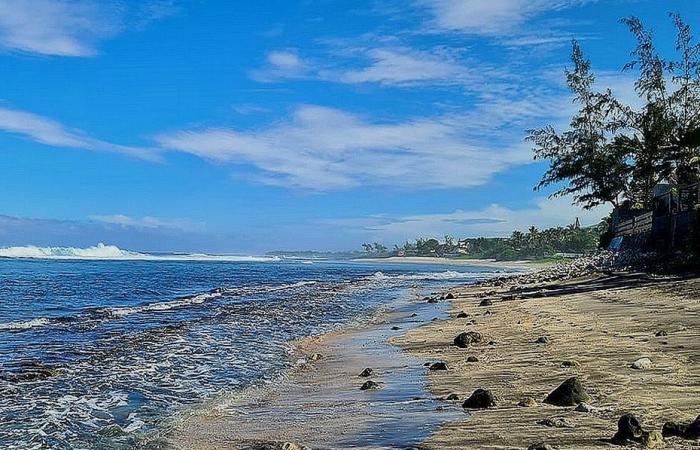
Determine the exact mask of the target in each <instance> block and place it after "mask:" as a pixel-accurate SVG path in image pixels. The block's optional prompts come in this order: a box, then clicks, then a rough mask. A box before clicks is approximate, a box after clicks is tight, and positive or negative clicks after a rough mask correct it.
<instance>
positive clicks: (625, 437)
mask: <svg viewBox="0 0 700 450" xmlns="http://www.w3.org/2000/svg"><path fill="white" fill-rule="evenodd" d="M643 432H644V430H642V426H641V425H640V423H639V421H638V420H637V418H636V417H634V416H633V415H632V414H625V415H624V416H622V417H620V419H619V420H618V421H617V433H615V435H614V436H613V438H612V441H613V442H614V443H616V444H624V443H626V442H627V441H633V442H640V441H641V440H642V433H643Z"/></svg>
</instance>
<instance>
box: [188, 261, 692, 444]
mask: <svg viewBox="0 0 700 450" xmlns="http://www.w3.org/2000/svg"><path fill="white" fill-rule="evenodd" d="M533 278H534V279H535V281H533ZM445 292H447V291H445ZM449 292H450V293H452V294H453V296H454V297H455V298H454V299H451V300H450V301H445V302H442V301H441V302H440V303H438V304H428V303H426V302H425V299H420V297H421V295H422V294H419V293H418V292H414V293H413V294H412V295H413V299H411V300H410V301H407V302H405V303H404V306H403V309H402V310H401V311H389V312H384V313H383V314H380V315H379V316H378V317H377V318H375V320H373V321H372V322H371V323H370V324H367V325H366V326H362V327H353V328H350V329H344V330H341V331H338V332H332V333H330V334H327V335H322V336H317V337H313V338H308V339H304V340H302V341H300V342H299V343H298V346H297V352H298V353H299V354H300V355H307V356H308V355H313V354H314V353H320V354H321V355H322V358H321V359H320V360H318V361H308V362H307V363H305V364H302V365H300V366H298V367H297V368H295V369H293V370H292V371H291V373H290V376H289V377H288V378H287V379H285V380H284V382H283V383H282V384H281V385H280V386H277V387H273V388H271V389H267V388H266V389H264V390H263V391H262V392H260V393H257V394H256V395H243V396H242V397H245V398H243V399H241V398H240V397H239V398H238V399H229V400H232V401H231V402H229V403H228V404H227V406H226V407H225V408H223V409H219V410H218V411H217V410H216V409H214V410H210V412H209V413H208V414H205V415H204V416H200V417H198V418H196V421H194V422H190V423H188V424H187V426H186V427H185V428H181V429H180V430H179V434H178V433H176V434H175V438H176V439H175V442H178V443H179V444H180V446H177V445H176V446H175V448H179V449H183V450H184V449H185V448H187V449H188V450H190V449H192V450H224V449H239V448H250V449H284V450H297V449H304V448H314V449H324V448H350V447H352V448H368V449H369V448H375V449H376V448H407V447H412V448H421V449H425V450H432V449H435V450H438V449H455V450H457V449H464V448H478V449H494V450H496V449H498V450H505V449H515V448H522V449H526V448H528V447H529V446H530V445H532V444H535V443H541V442H544V443H547V444H548V445H555V446H557V447H556V448H560V449H602V448H610V443H609V442H608V441H606V440H605V439H609V438H610V437H612V435H613V434H614V432H615V430H616V424H617V419H618V418H619V417H620V416H621V415H622V414H625V413H633V414H635V415H636V417H637V418H638V419H639V420H640V422H641V423H642V426H643V427H644V429H645V430H648V431H652V430H656V431H659V430H661V427H662V425H663V424H664V422H665V421H677V422H684V423H688V422H691V421H692V420H693V419H694V418H695V417H696V416H697V414H698V413H699V412H700V398H698V396H697V393H698V392H699V389H700V385H698V381H697V380H700V299H699V297H698V294H697V293H698V292H700V278H693V279H673V278H661V277H651V276H646V275H639V274H636V275H635V274H617V275H596V274H594V275H588V276H586V277H582V278H575V279H569V280H566V281H561V280H560V281H556V280H555V281H545V282H542V281H537V273H535V276H534V277H531V279H530V280H529V282H527V283H524V282H523V279H522V278H521V279H518V278H515V279H509V280H505V281H497V282H493V283H490V282H486V283H484V284H481V285H477V286H473V285H472V286H463V287H456V288H451V289H449ZM484 298H488V299H490V300H491V301H492V304H491V305H490V306H479V304H480V302H481V301H482V300H483V299H484ZM430 308H436V309H433V310H431V309H430ZM414 311H423V312H422V313H421V314H419V317H411V315H412V314H413V312H414ZM425 311H428V313H427V314H426V313H425ZM430 311H436V312H437V311H442V312H443V314H444V316H443V317H442V318H437V319H433V318H432V317H431V316H433V314H434V313H431V312H430ZM458 313H464V314H466V315H467V317H458ZM409 324H410V325H409ZM393 326H399V327H400V329H399V330H392V329H391V327H393ZM463 331H478V332H479V333H481V334H482V335H483V336H484V339H483V342H481V343H479V344H476V345H473V346H471V347H470V348H468V349H458V348H457V347H454V346H453V345H452V340H453V338H454V336H456V335H457V334H458V333H460V332H463ZM662 331H663V332H664V333H665V335H663V336H657V335H656V334H657V333H659V332H662ZM367 333H369V335H368V334H367ZM373 333H374V334H373ZM543 336H544V337H547V342H546V343H537V340H538V339H539V338H540V337H543ZM388 348H393V349H394V350H393V352H394V357H395V356H396V355H404V356H406V357H407V359H405V360H403V362H400V363H397V360H395V359H392V358H388V359H387V349H388ZM469 356H475V357H476V358H477V361H467V357H469ZM639 358H649V359H650V361H651V367H650V368H646V369H643V370H636V369H633V368H631V364H632V363H633V362H634V361H636V360H637V359H639ZM425 362H429V363H433V362H445V363H446V364H447V366H448V370H446V371H428V370H427V369H426V368H425V367H424V366H423V364H424V363H425ZM365 366H367V367H374V368H376V370H377V371H378V374H379V375H378V379H377V381H378V382H386V380H390V382H389V385H388V386H386V385H384V386H382V389H380V390H378V391H371V392H369V391H368V392H362V391H359V390H358V388H359V386H360V385H361V383H362V382H363V381H365V379H360V378H358V377H357V374H358V372H359V371H360V370H362V368H363V367H365ZM572 376H575V377H578V378H579V379H580V380H581V381H582V383H583V384H584V386H585V388H586V389H587V390H588V393H589V394H590V395H591V397H592V399H591V402H590V403H591V405H592V406H591V408H590V410H589V411H588V412H577V411H574V408H573V407H554V406H550V405H546V404H544V403H543V402H542V400H543V399H544V397H545V396H546V395H547V393H549V392H550V391H552V390H553V389H554V388H556V387H557V386H558V385H559V384H560V383H561V382H563V381H564V380H566V379H568V378H569V377H572ZM372 379H374V378H372ZM404 383H408V384H409V385H411V386H413V388H412V389H413V391H411V389H408V390H402V389H398V390H392V387H397V386H396V385H397V384H404ZM392 385H393V386H392ZM416 387H418V391H416V390H415V389H416ZM477 388H485V389H489V390H490V391H492V392H493V394H494V395H495V397H496V403H497V406H496V407H494V408H489V409H486V410H467V411H465V410H463V408H462V406H461V404H462V401H464V399H465V398H466V397H468V396H469V395H470V393H471V392H472V391H474V390H475V389H477ZM416 392H420V393H421V394H420V395H417V396H416V395H415V393H416ZM426 392H427V393H426ZM367 393H369V396H367V395H365V394H367ZM258 394H260V395H258ZM453 394H454V395H456V396H457V398H458V400H452V401H444V400H439V401H438V400H437V399H444V398H446V397H447V396H448V395H453ZM414 397H415V398H416V399H417V400H414ZM526 398H531V399H532V400H533V401H532V402H531V404H530V407H521V406H517V405H518V403H519V402H521V400H523V399H526ZM368 399H369V400H368ZM421 402H424V404H423V405H424V406H425V405H429V406H430V407H429V408H423V409H420V408H419V410H420V412H419V413H417V412H416V411H412V410H406V409H403V408H405V407H406V406H405V405H417V404H420V403H421ZM371 408H374V409H371ZM212 411H214V413H213V414H212ZM387 418H388V419H387ZM415 418H418V422H419V423H429V424H430V425H429V427H428V428H429V430H428V429H422V430H421V431H422V433H423V435H412V436H410V437H412V438H413V440H410V439H409V441H408V442H401V443H400V444H401V445H387V444H386V443H387V442H391V436H390V437H389V440H388V441H387V440H385V441H381V439H386V436H383V435H381V434H376V433H375V434H373V433H372V430H373V429H375V430H376V429H385V430H386V429H388V430H389V431H388V433H389V434H391V428H392V427H396V429H395V430H393V431H394V432H395V433H396V434H400V433H404V434H405V433H406V432H405V428H400V427H401V426H404V425H406V424H409V429H411V426H415V425H412V424H414V422H412V420H416V419H415ZM300 419H301V420H300ZM395 419H400V420H398V421H395V422H392V420H395ZM193 430H196V432H195V433H194V435H192V433H193ZM363 433H365V435H366V436H367V437H366V438H365V439H364V440H357V439H356V440H354V441H353V438H352V436H354V437H355V438H356V437H357V436H362V435H363ZM419 437H420V439H418V438H419ZM419 442H420V443H419ZM285 445H287V446H286V447H285ZM551 448H555V447H551ZM666 448H671V449H676V448H677V449H690V448H697V447H696V446H693V444H692V443H690V442H689V441H684V440H681V439H678V438H671V439H669V440H667V442H666Z"/></svg>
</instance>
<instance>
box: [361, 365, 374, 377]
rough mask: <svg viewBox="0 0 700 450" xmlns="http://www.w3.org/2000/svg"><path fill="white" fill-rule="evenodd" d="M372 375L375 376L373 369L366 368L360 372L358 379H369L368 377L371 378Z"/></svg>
mask: <svg viewBox="0 0 700 450" xmlns="http://www.w3.org/2000/svg"><path fill="white" fill-rule="evenodd" d="M372 375H374V370H372V369H371V368H369V367H367V368H365V369H364V370H363V371H362V372H360V374H359V375H358V377H363V378H367V377H371V376H372Z"/></svg>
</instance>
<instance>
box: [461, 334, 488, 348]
mask: <svg viewBox="0 0 700 450" xmlns="http://www.w3.org/2000/svg"><path fill="white" fill-rule="evenodd" d="M481 340H482V337H481V333H478V332H476V331H467V332H465V333H459V334H458V335H457V336H456V337H455V339H454V345H456V346H457V347H459V348H467V347H469V345H470V344H478V343H479V342H481Z"/></svg>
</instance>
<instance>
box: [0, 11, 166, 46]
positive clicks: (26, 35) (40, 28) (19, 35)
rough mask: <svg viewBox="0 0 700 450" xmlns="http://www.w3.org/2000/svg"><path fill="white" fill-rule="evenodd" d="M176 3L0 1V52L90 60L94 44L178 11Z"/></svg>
mask: <svg viewBox="0 0 700 450" xmlns="http://www.w3.org/2000/svg"><path fill="white" fill-rule="evenodd" d="M178 9H179V8H178V7H177V6H176V5H175V0H144V1H140V2H135V3H134V4H128V3H124V2H121V1H117V0H0V48H4V49H7V50H13V51H21V52H27V53H36V54H40V55H52V56H94V55H95V54H96V53H97V44H99V42H100V41H102V40H104V39H108V38H111V37H113V36H115V35H117V34H119V33H120V32H122V31H123V30H124V29H126V28H134V27H136V28H138V27H141V26H144V25H146V24H148V23H150V22H152V21H154V20H158V19H161V18H163V17H167V16H169V15H172V14H174V13H175V12H177V11H178Z"/></svg>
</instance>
